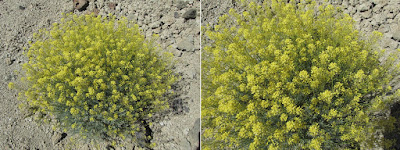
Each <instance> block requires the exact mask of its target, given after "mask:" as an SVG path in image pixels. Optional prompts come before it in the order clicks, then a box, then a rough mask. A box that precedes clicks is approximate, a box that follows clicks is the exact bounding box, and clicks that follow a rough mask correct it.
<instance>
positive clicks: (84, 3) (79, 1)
mask: <svg viewBox="0 0 400 150" xmlns="http://www.w3.org/2000/svg"><path fill="white" fill-rule="evenodd" d="M73 4H74V8H75V9H76V10H78V11H84V10H86V8H87V7H88V6H89V1H88V0H74V1H73Z"/></svg>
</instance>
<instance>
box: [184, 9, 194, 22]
mask: <svg viewBox="0 0 400 150" xmlns="http://www.w3.org/2000/svg"><path fill="white" fill-rule="evenodd" d="M196 15H197V10H196V9H194V8H191V9H189V10H187V11H186V12H185V13H184V14H183V15H182V18H185V19H196Z"/></svg>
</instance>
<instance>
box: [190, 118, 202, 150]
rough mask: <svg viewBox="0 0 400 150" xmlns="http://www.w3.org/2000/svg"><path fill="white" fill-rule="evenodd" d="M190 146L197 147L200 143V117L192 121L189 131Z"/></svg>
mask: <svg viewBox="0 0 400 150" xmlns="http://www.w3.org/2000/svg"><path fill="white" fill-rule="evenodd" d="M189 134H190V135H189V136H190V138H191V143H192V147H193V146H194V147H196V148H197V147H199V146H200V145H199V144H200V118H197V119H196V121H195V122H194V125H193V128H192V129H190V131H189Z"/></svg>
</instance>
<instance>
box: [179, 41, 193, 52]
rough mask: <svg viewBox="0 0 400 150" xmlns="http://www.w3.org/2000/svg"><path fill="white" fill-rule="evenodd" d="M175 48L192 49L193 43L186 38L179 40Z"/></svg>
mask: <svg viewBox="0 0 400 150" xmlns="http://www.w3.org/2000/svg"><path fill="white" fill-rule="evenodd" d="M176 48H177V49H178V50H180V51H189V52H192V51H194V45H193V43H190V42H189V41H188V40H187V39H185V40H182V41H181V42H179V43H178V45H177V47H176Z"/></svg>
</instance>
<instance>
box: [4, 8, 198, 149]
mask: <svg viewBox="0 0 400 150" xmlns="http://www.w3.org/2000/svg"><path fill="white" fill-rule="evenodd" d="M68 12H73V13H75V14H78V15H83V14H88V13H95V14H98V15H102V16H106V15H107V14H109V13H111V14H114V15H116V16H117V18H119V17H121V16H125V17H127V18H128V19H129V20H133V21H134V22H136V23H137V24H138V25H139V26H140V29H141V30H142V33H143V34H144V35H146V36H147V37H149V36H151V35H152V34H159V35H160V36H159V39H158V40H157V43H159V44H160V47H161V48H162V49H163V51H167V52H171V53H173V54H174V59H175V60H176V64H175V65H174V72H176V73H177V74H179V75H180V76H181V79H180V80H179V81H178V83H177V85H176V86H175V87H174V91H175V93H177V94H178V96H176V97H175V98H174V99H171V100H170V106H171V108H170V110H169V111H168V112H167V113H166V114H163V115H160V116H159V117H158V118H157V117H156V118H155V120H153V121H154V123H153V124H152V125H150V126H148V127H147V128H148V134H151V135H152V136H153V138H152V140H151V142H152V143H156V147H154V149H155V150H159V149H162V150H164V149H174V150H179V149H182V150H190V149H198V148H199V142H200V139H199V132H200V40H199V39H200V0H162V1H158V0H110V1H105V0H58V1H49V0H0V28H1V30H0V149H2V150H8V149H10V150H14V149H35V150H51V149H60V150H62V149H114V147H112V146H110V145H109V143H101V144H100V147H95V146H93V145H91V144H77V143H75V142H71V141H70V138H69V137H71V135H69V134H67V133H63V132H61V131H57V130H56V131H53V130H52V129H51V127H50V126H49V125H47V124H38V123H36V122H35V121H34V120H33V117H32V116H28V115H27V114H26V113H24V112H22V111H20V110H19V109H18V107H17V106H18V104H19V103H20V102H19V101H18V100H17V91H14V90H9V89H8V87H7V85H8V83H9V82H15V81H16V80H18V78H19V75H18V74H17V73H15V72H14V71H15V70H17V71H19V70H21V65H22V64H23V63H25V62H27V58H26V57H24V55H23V52H24V51H25V50H24V49H23V48H24V47H27V48H29V44H28V41H30V40H31V39H32V34H33V33H35V32H38V30H39V29H42V28H46V29H49V28H50V27H51V24H52V23H54V22H59V20H60V18H61V17H62V15H61V14H62V13H68ZM83 34H84V33H83ZM140 148H142V147H141V146H140V144H138V143H133V142H132V143H127V145H126V146H124V147H121V148H116V149H140Z"/></svg>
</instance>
